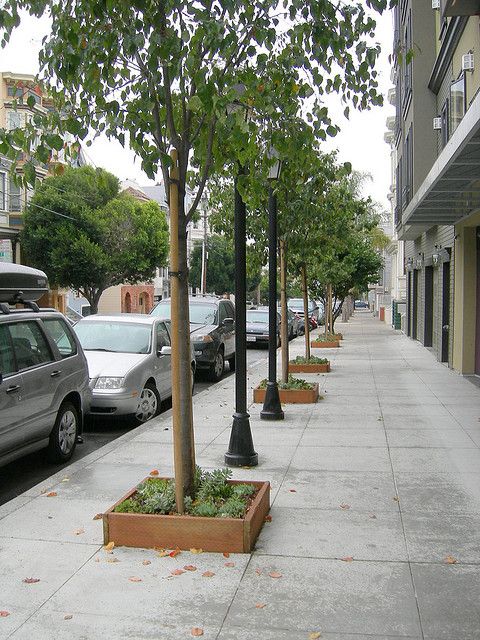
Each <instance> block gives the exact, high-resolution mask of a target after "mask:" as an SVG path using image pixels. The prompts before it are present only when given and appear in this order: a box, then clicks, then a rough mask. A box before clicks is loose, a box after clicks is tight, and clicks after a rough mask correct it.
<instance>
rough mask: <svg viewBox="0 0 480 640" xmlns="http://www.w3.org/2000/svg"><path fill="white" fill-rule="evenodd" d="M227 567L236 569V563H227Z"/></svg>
mask: <svg viewBox="0 0 480 640" xmlns="http://www.w3.org/2000/svg"><path fill="white" fill-rule="evenodd" d="M225 566H226V567H234V566H235V563H234V562H225Z"/></svg>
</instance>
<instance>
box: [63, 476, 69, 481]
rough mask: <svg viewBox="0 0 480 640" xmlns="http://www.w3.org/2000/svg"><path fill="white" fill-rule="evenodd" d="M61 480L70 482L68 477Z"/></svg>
mask: <svg viewBox="0 0 480 640" xmlns="http://www.w3.org/2000/svg"><path fill="white" fill-rule="evenodd" d="M62 482H70V478H66V477H65V478H62Z"/></svg>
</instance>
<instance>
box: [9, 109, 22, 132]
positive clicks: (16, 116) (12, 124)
mask: <svg viewBox="0 0 480 640" xmlns="http://www.w3.org/2000/svg"><path fill="white" fill-rule="evenodd" d="M24 124H25V118H24V115H23V114H22V113H20V112H19V111H7V130H8V131H11V130H12V129H20V128H21V127H23V126H24Z"/></svg>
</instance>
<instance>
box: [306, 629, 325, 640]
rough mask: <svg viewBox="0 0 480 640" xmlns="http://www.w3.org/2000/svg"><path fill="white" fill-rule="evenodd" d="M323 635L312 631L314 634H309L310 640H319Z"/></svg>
mask: <svg viewBox="0 0 480 640" xmlns="http://www.w3.org/2000/svg"><path fill="white" fill-rule="evenodd" d="M321 635H322V634H321V633H320V631H312V633H309V634H308V640H317V638H320V636H321Z"/></svg>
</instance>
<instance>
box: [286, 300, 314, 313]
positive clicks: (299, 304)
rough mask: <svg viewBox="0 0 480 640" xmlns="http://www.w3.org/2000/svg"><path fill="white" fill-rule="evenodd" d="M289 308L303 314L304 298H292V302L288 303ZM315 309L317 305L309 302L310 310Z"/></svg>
mask: <svg viewBox="0 0 480 640" xmlns="http://www.w3.org/2000/svg"><path fill="white" fill-rule="evenodd" d="M288 308H289V309H295V311H302V312H303V300H302V298H292V299H291V300H289V301H288ZM314 308H315V304H314V303H313V302H311V301H310V300H309V302H308V310H309V311H313V309H314Z"/></svg>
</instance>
